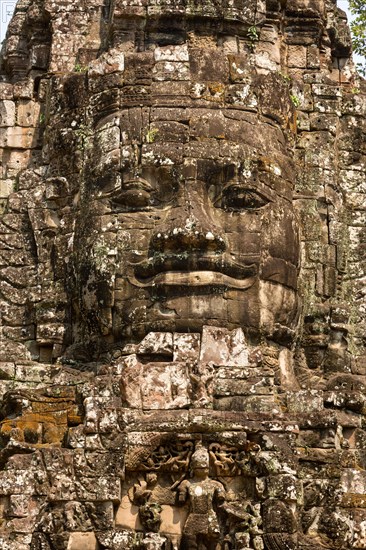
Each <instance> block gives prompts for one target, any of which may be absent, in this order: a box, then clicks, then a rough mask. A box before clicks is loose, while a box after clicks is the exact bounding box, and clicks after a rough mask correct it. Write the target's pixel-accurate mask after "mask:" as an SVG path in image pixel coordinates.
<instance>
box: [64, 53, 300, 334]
mask: <svg viewBox="0 0 366 550" xmlns="http://www.w3.org/2000/svg"><path fill="white" fill-rule="evenodd" d="M135 56H136V57H137V58H138V54H135ZM137 61H138V59H137ZM136 64H137V62H136ZM216 76H217V75H216ZM159 84H160V83H159ZM187 84H188V85H189V86H187V87H186V88H185V90H186V92H185V94H183V95H180V97H179V98H177V99H176V104H172V101H170V102H169V101H167V98H166V92H164V91H163V90H162V91H161V93H160V94H159V91H158V93H156V95H155V96H154V101H153V105H150V104H149V103H150V100H147V101H146V100H145V101H146V103H147V105H145V104H141V105H134V106H129V105H128V100H127V101H124V96H123V93H124V88H123V87H122V100H120V101H119V105H118V106H117V107H115V108H113V111H112V112H109V113H107V114H105V113H103V112H101V113H98V116H97V117H96V122H95V124H94V127H93V128H92V130H91V138H90V139H89V143H88V152H87V158H86V161H85V166H84V171H83V178H84V181H83V185H82V190H81V194H80V208H79V214H78V219H77V222H76V234H75V240H74V269H75V272H76V273H77V274H78V275H77V286H76V292H75V300H74V304H76V307H75V312H76V313H75V314H74V318H75V323H74V325H75V333H76V334H79V336H81V337H82V338H85V335H86V333H88V332H89V334H94V335H95V334H99V335H102V336H103V338H105V339H106V340H107V341H110V342H116V341H120V340H123V339H126V338H127V339H131V337H132V338H133V339H135V338H141V337H142V336H144V335H145V334H146V333H148V332H149V331H154V330H158V331H165V330H169V331H170V330H173V331H189V330H193V331H199V330H200V329H201V327H202V326H203V325H216V326H225V327H228V328H234V327H239V326H240V327H243V328H244V330H245V331H246V333H247V335H248V336H253V337H255V338H256V339H258V338H260V337H261V336H262V335H265V336H267V337H270V338H274V339H276V338H277V339H280V340H283V339H284V340H288V339H289V338H291V335H292V331H293V329H294V327H295V324H296V320H297V310H298V307H297V291H296V288H297V270H298V255H299V244H298V228H297V223H296V219H295V216H294V211H293V207H292V191H293V182H294V168H293V164H292V161H291V155H290V150H289V146H288V142H287V137H288V134H287V133H286V132H285V131H284V123H283V120H282V119H281V118H280V117H279V116H278V113H274V112H273V113H272V112H271V111H270V109H268V108H267V110H266V112H265V113H264V114H263V111H264V109H263V108H262V106H261V103H260V102H261V96H260V93H259V91H258V90H259V86H258V84H256V83H255V82H254V81H253V82H250V83H249V84H248V85H246V88H245V87H242V88H245V90H246V93H248V94H252V96H253V98H254V100H253V101H252V104H251V105H250V107H249V108H248V107H247V106H246V105H244V104H242V105H240V101H239V102H238V104H235V103H234V104H230V102H229V101H220V100H217V99H216V97H215V93H216V92H215V91H214V92H212V93H213V94H214V95H213V100H211V101H207V100H203V99H202V97H200V91H201V90H200V87H199V85H198V84H196V83H192V82H190V81H189V80H188V82H187ZM169 85H172V84H171V83H169ZM256 86H257V89H256ZM217 87H218V90H219V91H218V92H217V94H218V97H219V99H220V93H222V92H221V90H222V89H224V85H223V84H218V85H217ZM248 90H250V91H249V92H248ZM126 93H127V92H126ZM288 102H289V100H288ZM90 103H91V104H93V97H92V98H91V100H90ZM94 103H97V99H95V101H94ZM126 103H127V105H125V104H126ZM284 104H285V106H286V107H285V108H288V109H289V110H290V108H289V107H288V105H287V104H286V99H285V100H284ZM273 111H275V109H273ZM264 115H265V116H264ZM276 115H277V116H276Z"/></svg>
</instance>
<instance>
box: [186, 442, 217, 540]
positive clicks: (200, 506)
mask: <svg viewBox="0 0 366 550" xmlns="http://www.w3.org/2000/svg"><path fill="white" fill-rule="evenodd" d="M191 471H192V477H191V479H187V480H185V481H183V482H182V483H181V484H180V486H179V488H178V501H179V502H180V503H185V502H186V501H188V503H189V512H188V517H187V520H186V523H185V525H184V531H183V533H184V534H183V537H182V545H181V548H182V549H184V550H188V549H192V550H194V549H197V550H198V549H202V550H203V549H205V550H206V549H207V550H216V549H217V548H218V543H219V541H220V525H219V519H218V516H217V510H218V509H219V508H220V507H222V505H223V503H224V501H225V489H224V486H223V485H222V483H220V482H219V481H215V480H213V479H210V478H209V454H208V452H207V449H205V448H204V447H198V448H196V450H195V452H194V453H193V455H192V458H191Z"/></svg>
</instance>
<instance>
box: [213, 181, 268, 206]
mask: <svg viewBox="0 0 366 550" xmlns="http://www.w3.org/2000/svg"><path fill="white" fill-rule="evenodd" d="M268 203H269V199H268V198H266V197H265V196H264V195H262V194H261V193H259V191H257V190H256V189H253V188H251V187H248V186H247V185H245V184H242V183H229V184H227V185H226V186H225V187H224V189H223V190H222V193H221V195H220V196H219V197H218V198H217V199H216V201H215V206H217V207H220V208H223V209H225V210H230V211H234V212H240V211H241V210H257V209H258V208H262V207H263V206H265V205H266V204H268Z"/></svg>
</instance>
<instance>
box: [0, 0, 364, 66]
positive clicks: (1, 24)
mask: <svg viewBox="0 0 366 550" xmlns="http://www.w3.org/2000/svg"><path fill="white" fill-rule="evenodd" d="M15 4H16V0H0V8H1V9H0V42H1V41H2V40H4V38H5V34H6V29H7V26H8V23H9V21H10V18H11V16H12V14H13V11H14V8H15ZM338 6H339V7H340V8H342V10H344V11H345V12H347V15H348V19H349V20H350V17H351V15H350V13H349V11H348V0H338ZM355 61H357V59H355Z"/></svg>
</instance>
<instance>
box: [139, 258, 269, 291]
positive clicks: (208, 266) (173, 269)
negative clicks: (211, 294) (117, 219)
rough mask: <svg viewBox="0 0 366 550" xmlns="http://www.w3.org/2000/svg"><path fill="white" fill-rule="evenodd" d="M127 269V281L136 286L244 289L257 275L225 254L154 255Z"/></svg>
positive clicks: (252, 282)
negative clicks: (198, 255) (207, 255)
mask: <svg viewBox="0 0 366 550" xmlns="http://www.w3.org/2000/svg"><path fill="white" fill-rule="evenodd" d="M131 267H132V270H131V272H130V274H129V277H128V278H129V281H130V282H131V283H132V284H133V285H135V286H140V287H149V286H213V285H214V286H225V287H230V288H234V289H241V290H244V289H247V288H249V287H251V286H252V285H253V284H254V282H255V280H256V276H257V273H258V268H257V266H256V264H254V263H252V264H250V265H243V264H240V263H237V262H234V261H233V260H232V259H230V258H228V257H227V256H226V255H221V256H212V257H197V256H194V255H189V256H188V255H187V256H186V257H179V256H177V255H176V256H154V257H153V258H149V259H148V260H144V261H142V262H140V263H138V264H135V265H133V266H131Z"/></svg>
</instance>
